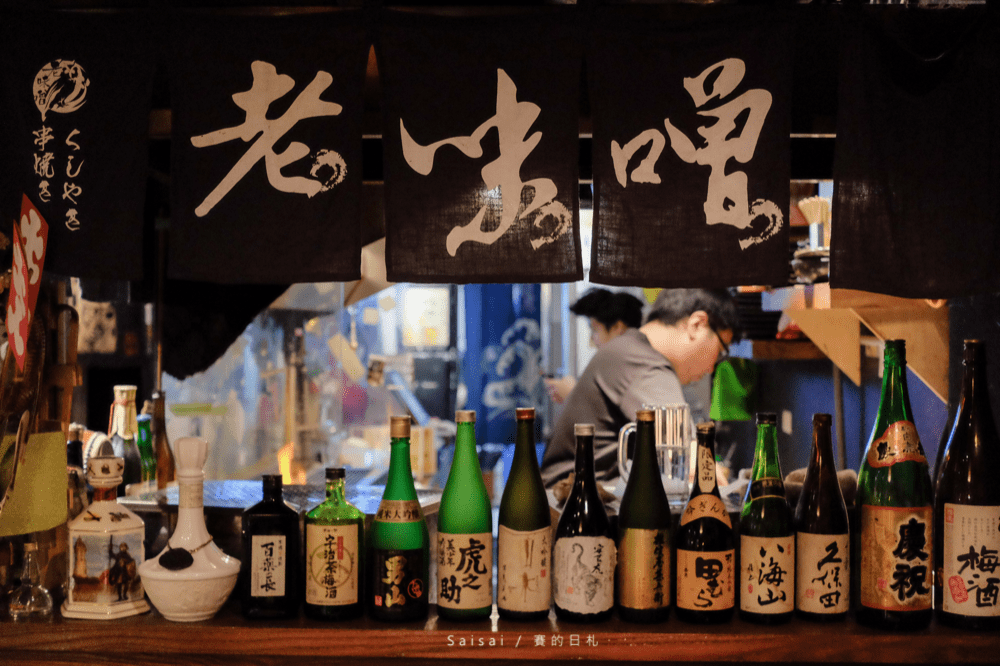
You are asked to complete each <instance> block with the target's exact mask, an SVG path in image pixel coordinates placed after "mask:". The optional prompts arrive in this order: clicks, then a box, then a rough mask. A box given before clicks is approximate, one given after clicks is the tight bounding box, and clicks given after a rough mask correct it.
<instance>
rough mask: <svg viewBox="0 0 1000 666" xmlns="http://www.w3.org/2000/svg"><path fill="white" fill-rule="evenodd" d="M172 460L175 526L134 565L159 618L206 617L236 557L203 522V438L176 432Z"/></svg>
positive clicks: (226, 587) (225, 588)
mask: <svg viewBox="0 0 1000 666" xmlns="http://www.w3.org/2000/svg"><path fill="white" fill-rule="evenodd" d="M174 456H175V457H176V459H177V484H178V486H179V487H178V491H179V499H178V502H177V528H176V529H175V530H174V533H173V534H171V535H170V539H169V540H168V541H167V547H166V548H164V549H163V551H162V552H161V553H160V554H159V555H157V556H156V557H155V558H153V559H151V560H147V561H146V562H144V563H143V565H142V566H141V567H139V573H140V575H141V576H142V582H143V584H144V585H145V586H146V594H147V595H149V600H150V601H152V602H153V606H155V607H156V610H158V611H159V612H160V614H161V615H163V617H165V618H167V619H168V620H173V621H174V622H197V621H199V620H207V619H209V618H210V617H212V616H213V615H215V614H216V612H218V610H219V609H220V608H221V607H222V604H224V603H225V602H226V599H228V598H229V594H230V593H231V592H232V591H233V587H234V586H235V585H236V578H237V576H239V573H240V561H239V560H237V559H236V558H235V557H230V556H229V555H226V554H225V553H223V552H222V551H221V550H220V549H219V547H218V546H216V545H215V543H214V541H213V540H212V536H211V535H210V534H209V533H208V529H207V528H206V527H205V510H204V502H203V498H204V486H205V472H204V467H205V458H207V457H208V442H206V441H205V440H203V439H201V438H199V437H182V438H181V439H179V440H177V442H176V443H175V444H174Z"/></svg>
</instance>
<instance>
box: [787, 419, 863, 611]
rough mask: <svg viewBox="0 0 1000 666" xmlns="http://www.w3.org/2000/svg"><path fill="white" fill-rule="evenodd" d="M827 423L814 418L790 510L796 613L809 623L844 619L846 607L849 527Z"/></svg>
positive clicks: (849, 584)
mask: <svg viewBox="0 0 1000 666" xmlns="http://www.w3.org/2000/svg"><path fill="white" fill-rule="evenodd" d="M831 421H832V418H831V416H830V415H829V414H813V441H812V453H811V454H810V456H809V467H808V468H807V469H806V478H805V480H804V481H803V482H802V494H801V495H799V503H798V505H797V506H796V507H795V551H796V569H795V613H796V615H797V616H798V617H800V618H802V619H805V620H812V621H814V622H830V621H837V620H843V619H844V618H845V617H847V611H848V609H849V608H850V588H851V560H850V528H849V521H848V516H847V505H846V504H845V503H844V494H843V493H842V492H841V490H840V482H839V481H838V480H837V468H836V466H835V465H834V461H833V440H832V438H831V436H830V424H831Z"/></svg>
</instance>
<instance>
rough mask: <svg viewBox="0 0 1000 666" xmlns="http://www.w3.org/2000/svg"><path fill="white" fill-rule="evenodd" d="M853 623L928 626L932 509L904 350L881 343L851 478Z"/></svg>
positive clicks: (900, 343) (897, 342) (893, 343)
mask: <svg viewBox="0 0 1000 666" xmlns="http://www.w3.org/2000/svg"><path fill="white" fill-rule="evenodd" d="M857 506H858V516H859V521H858V522H859V525H858V527H859V532H860V540H859V543H858V545H857V548H856V549H855V557H856V558H858V559H859V561H860V563H859V565H858V576H857V585H858V588H859V589H858V594H857V596H856V597H855V598H856V599H857V601H858V612H857V619H858V622H860V623H861V624H864V625H867V626H871V627H876V628H881V629H922V628H924V627H926V626H927V625H928V624H930V621H931V614H932V611H931V601H932V596H933V594H932V587H931V586H932V584H933V570H932V567H933V564H934V558H933V546H934V540H933V535H932V530H933V524H934V515H933V514H934V507H933V505H932V487H931V477H930V470H929V469H928V465H927V456H926V455H924V449H923V447H922V446H921V445H920V436H919V435H918V434H917V427H916V426H915V425H914V423H913V410H912V409H911V407H910V398H909V393H908V391H907V388H906V346H905V343H904V341H903V340H886V342H885V366H884V370H883V374H882V396H881V398H880V400H879V406H878V414H877V415H876V417H875V426H874V427H873V428H872V434H871V438H870V440H869V443H868V450H867V453H866V454H865V458H864V460H862V462H861V471H860V472H859V474H858V499H857Z"/></svg>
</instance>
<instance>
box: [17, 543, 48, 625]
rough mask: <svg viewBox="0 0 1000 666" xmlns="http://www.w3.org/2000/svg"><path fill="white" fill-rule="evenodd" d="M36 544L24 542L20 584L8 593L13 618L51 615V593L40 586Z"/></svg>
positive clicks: (20, 618) (46, 616) (24, 618)
mask: <svg viewBox="0 0 1000 666" xmlns="http://www.w3.org/2000/svg"><path fill="white" fill-rule="evenodd" d="M37 551H38V544H36V543H34V542H32V541H29V542H27V543H25V544H24V564H23V566H22V568H21V585H20V587H16V588H14V589H13V590H12V591H11V593H10V604H9V605H8V608H9V610H10V617H11V619H13V620H27V619H29V618H49V617H52V595H51V594H49V591H48V590H46V589H45V588H44V587H42V583H41V575H40V574H39V571H38V561H37V560H36V559H35V558H36V556H37Z"/></svg>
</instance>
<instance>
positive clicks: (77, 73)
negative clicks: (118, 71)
mask: <svg viewBox="0 0 1000 666" xmlns="http://www.w3.org/2000/svg"><path fill="white" fill-rule="evenodd" d="M88 86H90V79H88V78H87V74H86V72H84V71H83V67H81V66H80V65H78V64H77V63H76V62H74V61H73V60H53V61H52V62H50V63H48V64H46V65H45V66H44V67H42V68H41V69H40V70H38V74H36V75H35V81H34V84H33V85H32V88H31V93H32V97H34V99H35V106H37V107H38V110H39V111H41V113H42V121H44V120H45V115H46V114H47V113H48V112H49V111H52V112H53V113H73V112H74V111H76V110H77V109H79V108H80V107H81V106H83V103H84V102H85V101H86V100H87V87H88Z"/></svg>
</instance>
